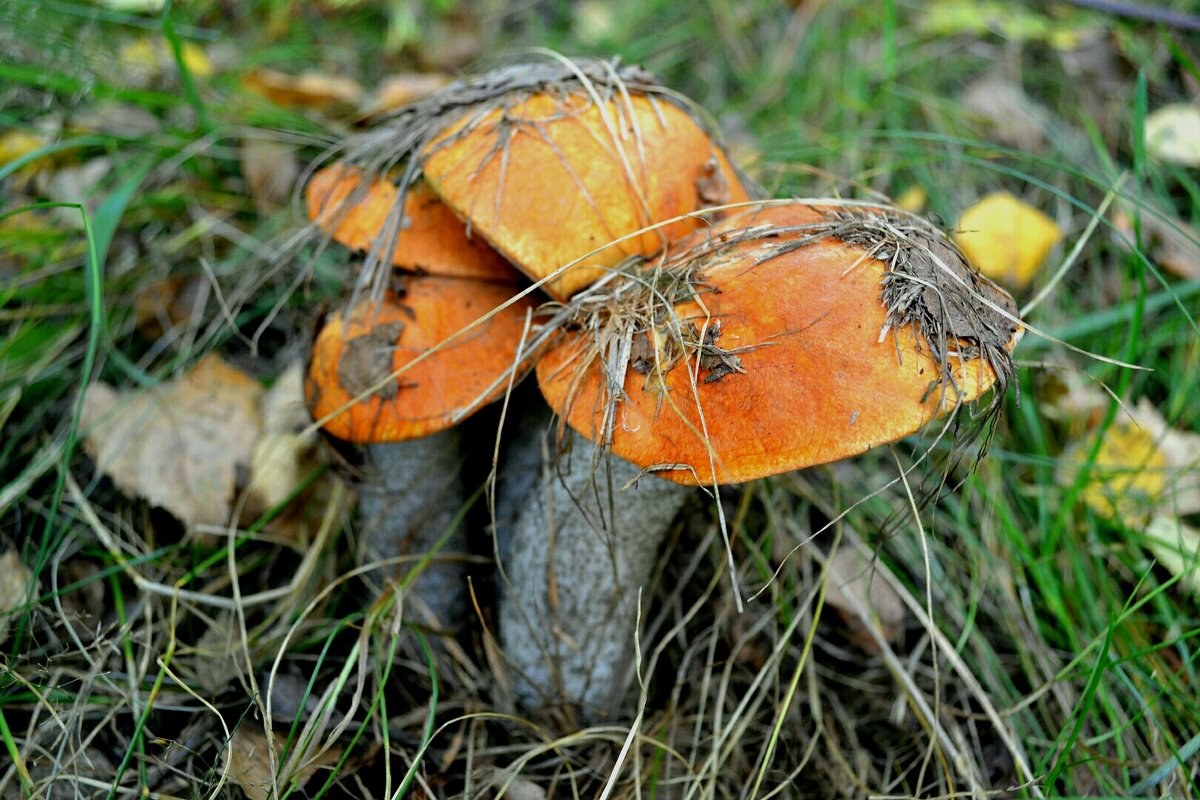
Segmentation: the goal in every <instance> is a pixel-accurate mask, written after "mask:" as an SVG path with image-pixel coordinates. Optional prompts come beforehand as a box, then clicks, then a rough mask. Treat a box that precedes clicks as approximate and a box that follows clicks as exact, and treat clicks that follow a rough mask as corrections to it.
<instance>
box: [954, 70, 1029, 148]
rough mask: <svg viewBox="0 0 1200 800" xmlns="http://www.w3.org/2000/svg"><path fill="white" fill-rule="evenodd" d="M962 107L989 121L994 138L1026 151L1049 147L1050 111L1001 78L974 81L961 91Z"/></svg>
mask: <svg viewBox="0 0 1200 800" xmlns="http://www.w3.org/2000/svg"><path fill="white" fill-rule="evenodd" d="M962 104H963V107H964V108H965V109H966V110H967V111H969V112H971V113H972V114H974V115H976V116H977V117H980V118H981V119H983V120H985V121H987V123H988V125H989V128H990V131H991V134H992V138H994V139H995V140H996V141H997V142H999V143H1000V144H1004V145H1008V146H1010V147H1015V148H1017V149H1018V150H1024V151H1026V152H1037V151H1039V150H1041V149H1042V148H1044V147H1045V146H1046V126H1047V124H1048V122H1049V119H1050V114H1049V113H1048V112H1047V111H1046V109H1045V108H1043V107H1042V106H1040V105H1038V104H1037V103H1035V102H1034V101H1033V100H1030V99H1029V97H1028V96H1027V95H1026V94H1025V92H1024V90H1022V89H1021V87H1020V86H1018V85H1016V84H1015V83H1012V82H1011V81H1008V80H1004V79H1002V78H996V77H987V78H981V79H979V80H977V81H974V82H973V83H971V84H970V85H969V86H967V88H966V89H965V90H964V91H963V94H962Z"/></svg>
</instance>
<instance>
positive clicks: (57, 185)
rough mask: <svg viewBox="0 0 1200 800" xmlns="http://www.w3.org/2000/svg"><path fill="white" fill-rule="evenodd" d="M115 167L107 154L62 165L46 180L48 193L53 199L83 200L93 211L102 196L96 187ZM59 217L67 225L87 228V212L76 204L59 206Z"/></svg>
mask: <svg viewBox="0 0 1200 800" xmlns="http://www.w3.org/2000/svg"><path fill="white" fill-rule="evenodd" d="M111 171H112V162H111V161H109V160H108V159H107V158H93V159H91V160H90V161H86V162H84V163H83V164H80V165H78V166H74V167H61V168H59V169H56V170H55V171H54V174H53V175H51V176H50V178H49V179H48V180H47V181H46V188H45V191H44V194H45V196H46V197H47V199H49V200H56V201H61V202H66V203H82V204H83V205H84V207H85V208H87V209H88V212H89V213H93V214H94V212H95V210H96V206H97V205H99V203H100V200H101V197H100V195H99V193H98V192H97V191H96V189H97V188H98V187H99V185H100V182H101V181H102V180H104V179H105V178H106V177H108V174H109V172H111ZM52 213H53V214H54V217H55V219H57V220H58V221H59V222H61V223H62V224H63V225H67V226H69V227H71V228H74V229H76V230H83V216H82V215H81V214H80V213H79V211H77V210H76V209H74V208H55V209H53V210H52Z"/></svg>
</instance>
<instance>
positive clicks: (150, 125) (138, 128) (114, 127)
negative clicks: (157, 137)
mask: <svg viewBox="0 0 1200 800" xmlns="http://www.w3.org/2000/svg"><path fill="white" fill-rule="evenodd" d="M70 125H71V129H72V130H75V131H79V132H83V133H107V134H111V135H113V136H127V137H133V136H149V135H150V134H152V133H158V132H159V131H160V130H162V121H161V120H160V119H159V118H158V117H156V116H154V115H153V114H151V113H150V112H149V111H147V110H146V109H145V108H143V107H142V106H138V105H134V104H133V103H122V102H120V101H117V100H107V99H102V100H98V101H97V102H95V103H93V104H89V105H88V106H86V107H85V108H84V109H83V110H81V111H80V112H79V113H77V114H74V115H72V117H71V120H70Z"/></svg>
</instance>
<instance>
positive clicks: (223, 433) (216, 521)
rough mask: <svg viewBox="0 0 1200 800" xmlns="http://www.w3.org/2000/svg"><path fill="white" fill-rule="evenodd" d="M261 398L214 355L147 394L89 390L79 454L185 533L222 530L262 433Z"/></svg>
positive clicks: (257, 388) (101, 387) (100, 385)
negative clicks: (84, 453)
mask: <svg viewBox="0 0 1200 800" xmlns="http://www.w3.org/2000/svg"><path fill="white" fill-rule="evenodd" d="M261 394H262V387H261V386H259V384H258V383H257V382H256V381H255V380H254V379H253V378H251V377H250V376H249V375H247V374H246V373H244V372H242V371H241V370H239V369H236V368H235V367H232V366H230V365H229V364H227V363H226V362H225V361H223V360H221V358H220V357H219V356H217V355H216V354H209V355H207V356H205V357H204V358H203V359H202V360H201V361H200V362H199V363H198V364H196V366H195V367H193V368H192V370H191V371H190V372H188V373H187V374H186V375H184V376H183V377H181V378H180V379H178V380H176V381H170V382H167V383H163V384H161V385H159V386H156V387H154V388H151V389H142V390H134V391H129V392H119V391H117V390H116V389H114V388H112V387H111V386H109V385H107V384H104V383H96V384H92V386H90V387H89V388H88V390H87V394H86V395H85V397H84V402H83V416H82V419H81V424H82V427H83V429H84V431H85V433H84V440H83V443H84V449H85V450H86V451H87V453H88V455H89V456H91V457H92V460H93V461H95V462H96V465H97V468H98V469H99V470H100V471H101V472H103V473H104V474H106V475H108V476H109V477H110V478H111V479H112V481H113V483H115V484H116V485H117V487H118V488H120V489H121V490H122V491H125V492H128V493H130V494H136V495H139V496H141V497H144V498H146V500H147V501H149V502H150V503H151V504H152V505H156V506H160V507H162V508H164V509H166V510H167V511H169V512H171V513H172V514H173V515H174V516H175V517H177V518H178V519H179V520H180V521H182V522H183V523H184V524H186V525H187V526H188V527H189V528H194V527H195V526H198V525H216V526H224V525H226V524H227V523H228V521H229V515H230V511H231V504H232V501H233V497H234V492H235V489H236V486H237V476H238V472H239V470H242V471H243V472H244V471H245V470H246V468H247V467H248V466H249V464H250V461H251V456H252V452H253V447H254V442H255V441H256V440H257V439H258V436H259V433H260V430H261V425H262V423H261V420H260V416H259V410H258V401H259V397H260V396H261Z"/></svg>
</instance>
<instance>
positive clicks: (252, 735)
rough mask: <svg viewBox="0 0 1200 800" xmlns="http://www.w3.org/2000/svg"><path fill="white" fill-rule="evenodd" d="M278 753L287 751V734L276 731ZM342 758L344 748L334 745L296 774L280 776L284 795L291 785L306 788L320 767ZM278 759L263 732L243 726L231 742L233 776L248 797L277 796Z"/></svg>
mask: <svg viewBox="0 0 1200 800" xmlns="http://www.w3.org/2000/svg"><path fill="white" fill-rule="evenodd" d="M274 739H275V755H276V757H278V756H279V754H281V753H283V751H284V748H285V747H286V746H287V737H286V736H284V735H283V734H282V733H280V732H278V731H275V732H274ZM341 757H342V751H341V748H338V747H334V748H330V749H329V750H326V751H325V752H323V753H320V754H318V755H317V756H316V758H314V759H312V760H310V761H307V762H306V763H304V764H303V766H301V767H300V768H299V769H298V770H297V771H296V772H295V774H293V775H280V776H279V789H280V792H281V794H282V793H283V792H285V791H286V790H287V789H288V788H289V787H295V788H298V789H302V788H303V787H304V785H305V784H306V783H308V781H309V779H310V778H312V776H313V775H315V774H316V772H317V771H318V770H321V769H323V768H324V767H329V766H332V765H333V764H336V763H337V762H338V760H339V759H340V758H341ZM274 773H275V761H274V759H273V758H272V757H271V748H270V747H268V743H267V736H266V734H265V733H263V731H261V730H259V729H257V728H252V727H250V726H249V725H242V726H241V727H240V728H238V729H237V730H236V731H234V734H233V738H232V739H231V740H230V742H229V779H230V780H232V781H233V782H234V783H236V784H237V785H238V786H240V787H241V788H242V791H243V792H245V794H246V797H247V799H248V800H268V798H271V797H274V796H275V795H274V793H273V790H272V775H274Z"/></svg>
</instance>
